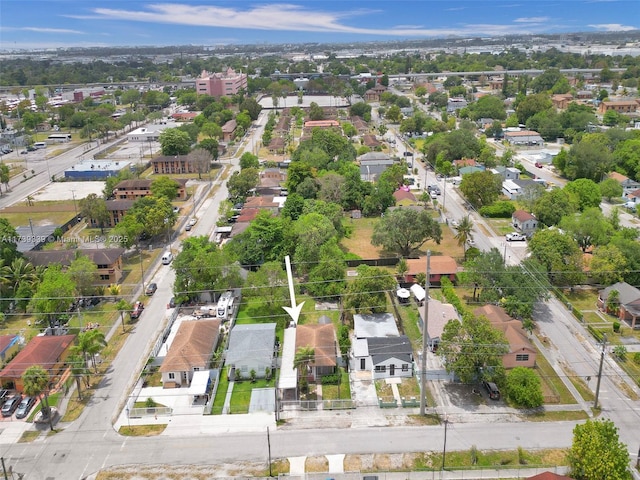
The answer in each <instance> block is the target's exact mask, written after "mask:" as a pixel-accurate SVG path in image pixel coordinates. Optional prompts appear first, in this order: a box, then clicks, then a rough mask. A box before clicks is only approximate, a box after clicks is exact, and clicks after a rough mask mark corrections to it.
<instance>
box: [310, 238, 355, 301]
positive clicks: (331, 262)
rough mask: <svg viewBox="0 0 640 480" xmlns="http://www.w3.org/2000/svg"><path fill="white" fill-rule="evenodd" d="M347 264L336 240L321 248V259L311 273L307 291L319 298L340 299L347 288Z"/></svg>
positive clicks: (326, 243)
mask: <svg viewBox="0 0 640 480" xmlns="http://www.w3.org/2000/svg"><path fill="white" fill-rule="evenodd" d="M346 277H347V263H346V259H345V254H344V252H343V251H342V249H341V248H340V246H339V245H338V242H337V241H336V239H331V240H329V241H327V242H325V243H324V244H323V245H322V246H321V247H320V258H319V260H318V263H317V265H315V266H314V267H313V268H312V269H311V271H310V272H309V281H308V282H307V284H306V285H305V287H306V289H307V291H308V292H309V293H310V294H311V295H313V296H315V297H318V298H327V297H338V296H340V295H341V294H342V293H343V292H344V289H345V287H346Z"/></svg>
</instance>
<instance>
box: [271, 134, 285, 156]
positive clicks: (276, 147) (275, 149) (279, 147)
mask: <svg viewBox="0 0 640 480" xmlns="http://www.w3.org/2000/svg"><path fill="white" fill-rule="evenodd" d="M286 146H287V142H286V141H285V139H284V138H282V137H273V138H272V139H271V141H270V142H269V146H268V147H267V149H268V150H269V153H270V154H272V155H284V150H285V147H286Z"/></svg>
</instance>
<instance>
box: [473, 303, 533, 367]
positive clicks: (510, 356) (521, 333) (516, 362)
mask: <svg viewBox="0 0 640 480" xmlns="http://www.w3.org/2000/svg"><path fill="white" fill-rule="evenodd" d="M473 314H474V315H475V316H476V317H480V316H484V317H486V318H487V320H489V322H490V323H491V325H492V326H493V327H494V328H497V329H498V330H501V331H502V332H504V336H505V338H506V339H507V342H509V352H508V353H506V354H505V355H503V357H502V364H503V365H504V368H515V367H528V368H533V367H535V366H536V357H537V355H538V353H537V350H536V348H535V347H534V346H533V344H532V343H531V340H529V336H528V335H527V332H526V331H525V330H524V328H522V322H521V321H520V320H514V319H513V318H511V317H510V316H509V315H507V312H505V311H504V309H503V308H502V307H498V306H496V305H484V306H482V307H479V308H476V309H475V310H474V311H473Z"/></svg>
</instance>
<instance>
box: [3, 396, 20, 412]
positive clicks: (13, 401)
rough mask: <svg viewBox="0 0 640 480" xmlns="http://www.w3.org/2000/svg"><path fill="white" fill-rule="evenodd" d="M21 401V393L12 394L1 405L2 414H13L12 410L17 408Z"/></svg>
mask: <svg viewBox="0 0 640 480" xmlns="http://www.w3.org/2000/svg"><path fill="white" fill-rule="evenodd" d="M21 401H22V395H14V396H13V397H11V398H10V399H9V400H7V401H6V402H4V405H2V410H1V413H2V416H3V417H10V416H11V415H13V412H15V411H16V408H18V405H20V402H21Z"/></svg>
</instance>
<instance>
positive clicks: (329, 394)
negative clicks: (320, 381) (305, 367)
mask: <svg viewBox="0 0 640 480" xmlns="http://www.w3.org/2000/svg"><path fill="white" fill-rule="evenodd" d="M340 370H341V382H340V387H338V385H323V386H322V399H323V400H338V399H340V400H349V399H350V398H351V386H350V385H349V374H348V373H347V372H345V371H344V369H340Z"/></svg>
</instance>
